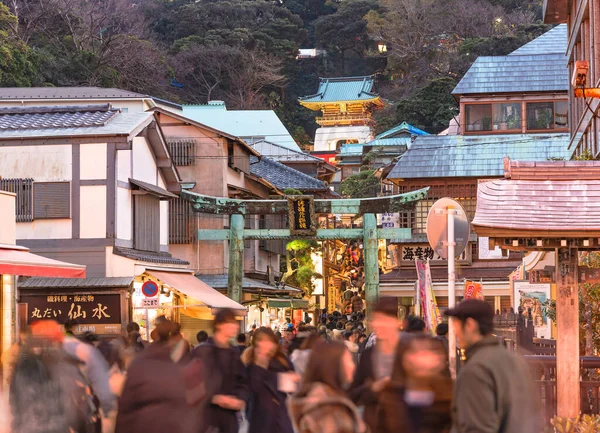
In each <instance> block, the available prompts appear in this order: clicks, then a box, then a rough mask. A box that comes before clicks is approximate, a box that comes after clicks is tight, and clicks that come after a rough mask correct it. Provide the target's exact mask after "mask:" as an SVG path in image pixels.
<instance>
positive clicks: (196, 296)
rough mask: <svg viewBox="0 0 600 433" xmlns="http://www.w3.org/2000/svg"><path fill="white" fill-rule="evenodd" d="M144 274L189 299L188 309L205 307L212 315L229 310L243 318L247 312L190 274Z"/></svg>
mask: <svg viewBox="0 0 600 433" xmlns="http://www.w3.org/2000/svg"><path fill="white" fill-rule="evenodd" d="M146 272H147V273H148V274H149V275H151V276H153V277H154V278H156V279H158V280H160V281H161V282H162V283H163V284H166V285H167V286H169V287H171V288H172V289H174V290H176V291H178V292H179V293H182V294H184V295H187V296H188V297H189V298H191V299H188V300H187V301H186V305H188V306H189V308H194V307H207V308H209V309H211V310H212V311H211V312H212V313H213V314H214V313H215V312H216V310H219V309H221V308H230V309H232V310H235V312H236V313H237V314H239V315H241V316H245V315H246V314H247V312H248V311H247V309H246V307H244V306H243V305H241V304H238V303H237V302H235V301H234V300H233V299H230V298H228V297H227V296H225V295H223V294H221V293H219V292H218V291H216V290H215V289H213V288H212V287H210V286H209V285H207V284H206V283H204V282H202V281H201V280H199V279H198V278H196V277H195V276H194V275H193V274H192V273H187V272H166V271H152V270H147V271H146Z"/></svg>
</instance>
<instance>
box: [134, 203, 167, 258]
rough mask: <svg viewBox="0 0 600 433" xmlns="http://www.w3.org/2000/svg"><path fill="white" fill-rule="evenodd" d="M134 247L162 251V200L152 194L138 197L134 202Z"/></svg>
mask: <svg viewBox="0 0 600 433" xmlns="http://www.w3.org/2000/svg"><path fill="white" fill-rule="evenodd" d="M133 211H134V217H135V220H134V221H135V224H134V234H133V247H134V248H135V249H137V250H142V251H154V252H159V251H160V200H159V199H158V197H154V196H152V195H150V194H144V195H136V196H135V202H134V210H133Z"/></svg>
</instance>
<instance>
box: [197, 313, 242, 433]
mask: <svg viewBox="0 0 600 433" xmlns="http://www.w3.org/2000/svg"><path fill="white" fill-rule="evenodd" d="M213 328H214V334H213V337H212V338H209V339H208V341H207V342H206V343H205V344H202V345H200V346H198V347H196V349H194V352H193V356H194V357H195V358H197V359H199V360H200V361H201V363H202V365H203V368H204V370H205V375H206V393H207V398H206V399H205V403H204V404H202V408H201V414H200V417H199V418H200V420H201V423H202V426H201V429H200V430H199V432H202V433H204V432H210V431H214V432H218V433H238V429H239V423H238V417H237V413H238V412H239V411H241V410H242V409H244V407H245V405H246V401H247V400H248V383H247V377H246V368H245V367H244V364H242V361H241V359H240V351H239V349H238V348H237V347H234V346H233V345H232V344H231V341H232V340H233V339H234V338H235V337H236V335H237V333H238V331H239V324H238V322H237V319H236V316H235V312H234V311H233V310H228V309H223V310H220V311H219V312H217V314H216V315H215V320H214V322H213Z"/></svg>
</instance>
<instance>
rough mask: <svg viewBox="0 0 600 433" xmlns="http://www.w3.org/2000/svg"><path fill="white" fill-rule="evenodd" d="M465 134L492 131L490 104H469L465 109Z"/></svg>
mask: <svg viewBox="0 0 600 433" xmlns="http://www.w3.org/2000/svg"><path fill="white" fill-rule="evenodd" d="M465 111H466V114H467V132H473V131H491V130H492V104H471V105H467V106H466V107H465Z"/></svg>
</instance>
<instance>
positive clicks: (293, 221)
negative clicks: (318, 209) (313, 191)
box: [288, 195, 317, 236]
mask: <svg viewBox="0 0 600 433" xmlns="http://www.w3.org/2000/svg"><path fill="white" fill-rule="evenodd" d="M288 212H289V214H288V215H289V216H288V224H289V226H290V234H291V235H292V236H314V235H315V234H316V233H317V221H316V218H315V205H314V201H313V197H312V196H308V195H294V196H289V197H288Z"/></svg>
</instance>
